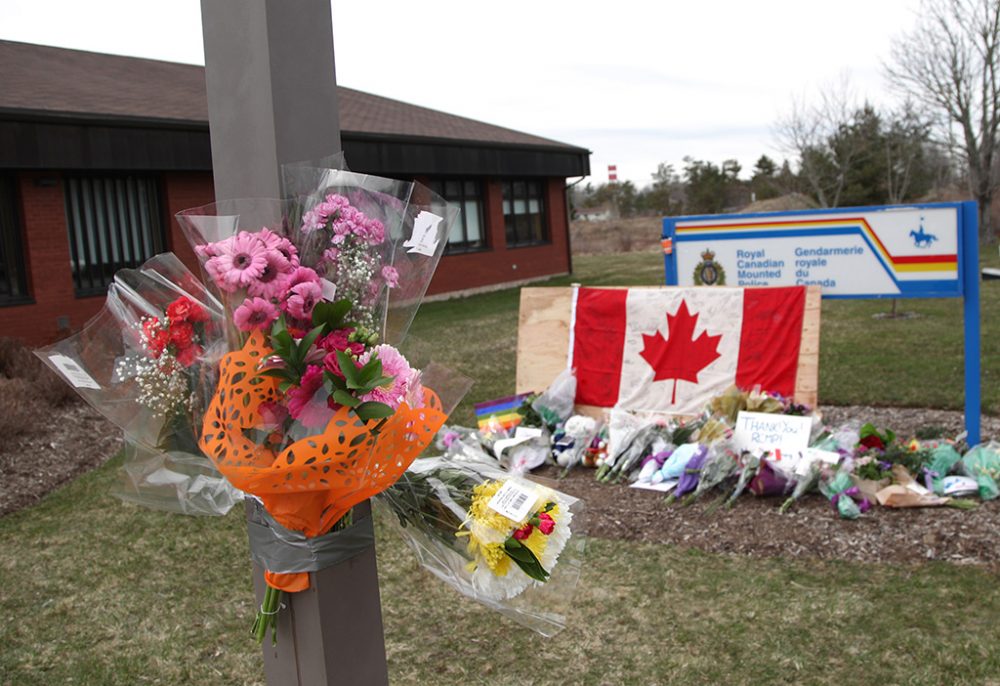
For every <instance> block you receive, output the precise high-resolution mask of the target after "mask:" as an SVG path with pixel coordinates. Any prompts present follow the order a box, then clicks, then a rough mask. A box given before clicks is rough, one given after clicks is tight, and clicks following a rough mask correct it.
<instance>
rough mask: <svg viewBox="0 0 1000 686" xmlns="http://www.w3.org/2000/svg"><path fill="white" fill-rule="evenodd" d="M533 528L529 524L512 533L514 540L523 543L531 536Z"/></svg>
mask: <svg viewBox="0 0 1000 686" xmlns="http://www.w3.org/2000/svg"><path fill="white" fill-rule="evenodd" d="M534 528H535V527H533V526H531V524H525V525H524V526H522V527H521V528H520V529H518V530H517V531H515V532H514V538H516V539H517V540H519V541H523V540H524V539H526V538H527V537H528V536H530V535H531V532H532V531H533V530H534Z"/></svg>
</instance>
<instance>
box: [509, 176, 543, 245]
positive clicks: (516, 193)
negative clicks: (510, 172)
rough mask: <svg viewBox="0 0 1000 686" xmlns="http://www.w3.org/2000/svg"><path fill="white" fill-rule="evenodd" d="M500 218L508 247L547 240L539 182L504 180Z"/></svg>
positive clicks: (534, 243)
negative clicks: (502, 221) (501, 214)
mask: <svg viewBox="0 0 1000 686" xmlns="http://www.w3.org/2000/svg"><path fill="white" fill-rule="evenodd" d="M503 220H504V228H505V230H506V233H507V246H508V247H518V246H523V245H538V244H541V243H547V242H548V240H549V237H548V227H547V226H546V222H545V203H544V196H543V194H542V182H541V181H527V180H511V181H504V182H503Z"/></svg>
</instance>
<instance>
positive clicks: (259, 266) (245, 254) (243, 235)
mask: <svg viewBox="0 0 1000 686" xmlns="http://www.w3.org/2000/svg"><path fill="white" fill-rule="evenodd" d="M216 247H217V248H218V251H219V254H218V255H216V256H215V257H212V258H211V259H209V263H215V264H214V269H215V272H216V273H218V274H219V276H220V277H221V279H222V282H223V283H224V284H225V286H226V287H228V288H226V287H224V286H223V283H220V284H219V287H220V288H223V290H227V291H228V292H230V293H231V292H233V291H234V290H236V289H237V288H246V287H247V286H249V285H250V284H251V283H252V282H253V281H255V280H256V279H259V278H260V276H261V274H263V273H264V268H265V267H266V266H267V258H266V257H265V255H266V254H267V248H265V247H264V244H263V243H261V242H260V240H258V239H257V237H256V236H254V235H253V234H251V233H247V232H245V231H241V232H239V233H238V234H236V235H235V236H233V237H232V238H228V239H226V240H224V241H220V242H219V243H216ZM207 266H208V265H207V264H206V267H207ZM210 271H211V269H210Z"/></svg>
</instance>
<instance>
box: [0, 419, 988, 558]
mask: <svg viewBox="0 0 1000 686" xmlns="http://www.w3.org/2000/svg"><path fill="white" fill-rule="evenodd" d="M821 410H822V411H823V413H824V417H825V418H826V420H827V422H828V423H831V424H836V423H840V422H842V421H844V420H846V419H848V418H850V417H865V418H867V419H870V420H872V421H874V422H875V423H876V425H878V426H890V427H893V428H894V429H895V430H896V431H897V432H898V433H899V434H901V435H910V434H912V433H913V432H914V431H915V430H916V429H917V428H918V427H925V426H932V425H933V426H939V427H943V428H945V429H947V430H948V431H949V432H950V433H952V434H957V433H958V432H959V431H960V430H961V428H962V426H963V420H962V415H961V413H958V412H946V411H940V410H920V409H908V408H862V407H823V408H821ZM46 426H47V427H50V428H49V429H48V430H47V431H45V432H40V431H38V432H35V433H29V434H26V435H23V436H20V437H18V438H15V439H13V440H12V441H11V442H9V443H8V444H6V445H3V446H2V447H0V483H2V484H3V486H2V488H0V515H2V514H6V513H9V512H13V511H15V510H18V509H21V508H23V507H28V506H30V505H32V504H34V503H36V502H38V500H40V499H41V498H42V497H43V496H44V495H45V494H46V493H48V492H49V491H51V490H52V489H54V488H57V487H58V486H60V485H62V484H64V483H66V482H67V481H69V480H71V479H73V478H75V477H76V476H79V475H80V474H82V473H84V472H86V471H88V470H90V469H93V468H94V467H96V466H98V465H100V464H102V463H103V462H104V461H105V460H107V459H108V458H109V457H110V456H111V455H113V454H115V452H116V451H117V450H118V449H119V447H120V446H121V437H120V435H119V433H118V431H117V430H116V429H115V428H114V427H113V426H111V425H110V424H108V423H107V422H106V421H104V420H103V419H102V418H101V417H100V416H99V415H98V414H97V413H96V412H95V411H94V410H93V409H91V408H90V407H89V406H87V405H84V404H83V403H74V404H72V405H69V406H68V407H65V408H63V409H61V410H57V411H56V416H54V417H52V418H51V421H49V422H47V423H46ZM983 435H984V436H991V437H995V438H1000V418H996V417H985V418H984V425H983ZM81 436H86V437H88V439H87V440H85V441H81V440H80V437H81ZM555 474H556V472H555V470H554V469H548V470H542V471H541V472H540V475H541V476H555ZM560 488H562V489H563V490H565V491H566V492H567V493H570V494H572V495H575V496H577V497H580V498H583V499H584V501H585V502H586V513H587V514H586V527H587V530H588V531H589V533H590V534H591V535H595V536H599V537H602V538H621V539H627V540H634V541H643V542H650V543H671V544H674V545H679V546H682V547H692V548H698V549H700V550H704V551H707V552H714V553H730V554H738V555H748V556H755V557H770V556H782V557H795V558H814V559H815V558H819V559H841V560H857V561H862V560H863V561H869V562H887V563H892V562H918V561H922V560H946V561H949V562H953V563H958V564H980V565H986V566H989V567H996V568H998V569H1000V546H998V545H997V542H998V538H997V532H998V530H1000V502H996V501H994V502H989V503H983V504H982V505H980V506H979V507H978V508H976V509H975V510H971V511H963V510H956V509H952V508H935V509H921V510H887V509H881V508H878V509H876V510H874V511H873V512H872V513H871V514H868V515H865V516H863V517H862V518H861V519H859V520H857V521H853V522H852V521H846V520H842V519H840V518H839V517H838V516H837V513H836V512H835V511H834V510H833V508H832V507H831V506H830V504H829V503H828V502H827V501H826V500H825V499H824V498H822V497H821V496H818V495H809V496H806V497H805V498H803V499H802V500H801V501H800V502H799V503H798V504H797V505H796V506H794V507H793V508H791V510H790V511H789V512H787V513H785V514H780V513H779V512H778V508H779V506H780V505H781V502H782V500H781V499H780V498H755V497H753V496H751V495H745V496H743V497H741V498H740V499H739V500H738V501H737V502H736V504H735V506H734V507H733V508H732V509H723V508H717V509H715V510H713V511H710V512H708V510H709V509H710V505H711V504H712V503H713V501H714V500H715V498H716V496H715V495H714V494H710V495H708V496H706V497H704V498H702V499H701V500H700V501H698V502H695V503H694V504H692V505H690V506H688V507H683V506H680V505H677V504H674V505H666V504H665V503H664V501H663V495H662V494H659V493H654V492H650V491H642V490H638V489H633V488H628V487H626V486H623V485H610V484H601V483H597V482H596V481H595V480H594V473H593V472H592V471H591V470H587V469H582V468H581V469H578V470H576V471H574V472H572V473H570V475H569V476H567V477H566V478H565V479H564V480H562V482H561V483H560Z"/></svg>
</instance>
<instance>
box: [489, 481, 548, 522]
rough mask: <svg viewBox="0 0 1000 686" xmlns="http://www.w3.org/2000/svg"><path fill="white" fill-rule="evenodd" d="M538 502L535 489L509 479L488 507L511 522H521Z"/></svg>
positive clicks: (491, 499)
mask: <svg viewBox="0 0 1000 686" xmlns="http://www.w3.org/2000/svg"><path fill="white" fill-rule="evenodd" d="M536 500H538V496H537V495H536V494H535V489H534V488H532V487H530V486H525V485H522V484H519V483H517V482H516V481H514V480H513V479H508V480H507V481H505V482H504V484H503V486H501V487H500V490H499V491H497V492H496V493H495V494H494V495H493V497H492V498H490V502H489V503H487V506H488V507H489V508H490V509H491V510H493V511H494V512H498V513H500V514H502V515H503V516H504V517H506V518H507V519H510V520H511V521H515V522H520V521H522V520H524V519H525V518H526V517H527V516H528V513H529V512H531V508H533V507H534V506H535V501H536Z"/></svg>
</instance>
